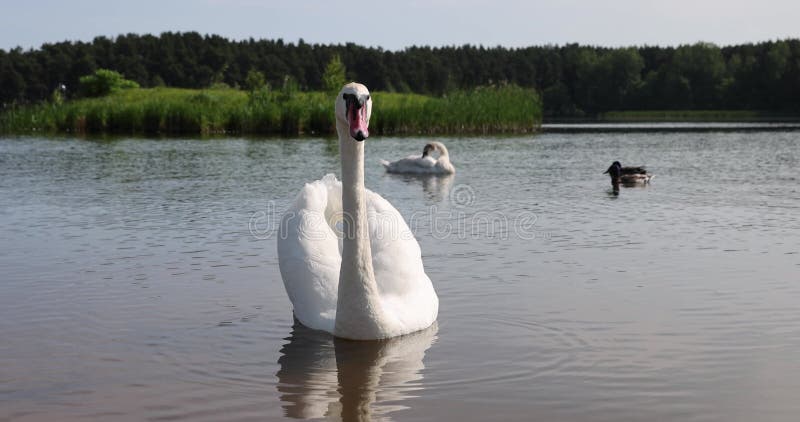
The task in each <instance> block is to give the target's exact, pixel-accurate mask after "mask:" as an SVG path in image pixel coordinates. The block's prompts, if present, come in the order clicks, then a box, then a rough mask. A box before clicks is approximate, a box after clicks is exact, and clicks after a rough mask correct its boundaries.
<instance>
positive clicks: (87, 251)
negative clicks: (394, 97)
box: [0, 131, 800, 421]
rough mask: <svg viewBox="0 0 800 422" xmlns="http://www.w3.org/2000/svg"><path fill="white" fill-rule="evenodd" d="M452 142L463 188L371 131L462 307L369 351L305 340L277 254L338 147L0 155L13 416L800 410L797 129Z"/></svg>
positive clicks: (16, 145) (275, 144) (0, 263)
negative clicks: (403, 171) (429, 173)
mask: <svg viewBox="0 0 800 422" xmlns="http://www.w3.org/2000/svg"><path fill="white" fill-rule="evenodd" d="M437 140H441V141H443V142H444V143H445V144H446V145H447V147H448V148H449V150H450V155H451V157H452V161H453V163H454V165H455V166H456V168H457V173H456V175H455V176H453V177H445V178H442V177H440V178H418V177H403V176H394V175H387V174H385V173H384V171H383V169H382V167H381V166H380V164H379V163H378V160H379V159H381V158H386V159H397V158H401V157H405V156H407V155H409V154H419V153H421V152H422V147H423V146H424V144H425V143H426V142H427V141H428V139H427V138H381V137H373V138H370V139H368V140H367V141H366V142H367V144H366V149H367V163H366V177H367V186H368V187H369V188H370V189H372V190H374V191H376V192H378V193H380V194H381V195H383V197H384V198H386V199H388V200H389V201H390V202H391V203H392V204H394V205H395V207H397V208H398V210H400V212H401V213H402V214H403V215H404V216H405V218H406V219H407V220H408V221H410V225H411V227H412V230H413V231H414V233H415V234H416V236H417V238H418V240H419V243H420V246H421V248H422V252H423V260H424V262H425V267H426V270H427V273H428V275H429V276H430V278H431V280H432V281H433V284H434V286H435V288H436V290H437V292H438V294H439V298H440V310H439V320H438V323H437V325H435V326H434V327H432V328H430V329H429V330H426V331H423V332H421V333H417V334H413V335H410V336H406V337H401V338H397V339H394V340H390V341H385V342H363V343H362V342H348V341H339V340H336V341H335V340H333V338H332V337H330V336H328V335H325V334H319V333H316V332H310V331H309V330H306V329H303V327H299V326H293V318H292V308H291V304H290V302H289V300H288V298H287V296H286V293H285V291H284V288H283V284H282V281H281V277H280V273H279V271H278V263H277V252H276V239H275V236H276V233H275V230H276V229H277V221H276V220H277V218H279V217H280V214H281V212H282V211H283V210H284V208H285V207H286V206H287V204H288V202H289V201H290V200H291V199H293V198H294V195H295V194H296V192H297V191H298V189H299V188H300V187H302V186H303V184H304V183H306V182H309V181H312V180H316V179H319V178H321V177H322V176H323V175H325V174H326V173H329V172H334V173H337V174H338V173H339V159H338V141H336V140H325V139H278V140H274V139H273V140H249V139H216V140H193V139H187V140H174V139H160V140H148V139H119V140H112V141H87V140H77V139H38V138H5V139H0V420H3V421H72V420H81V421H95V420H96V421H110V420H114V421H119V420H123V421H127V420H131V421H139V420H156V421H158V420H172V421H174V420H191V421H219V420H226V421H250V420H252V421H256V420H258V421H263V420H280V419H284V418H298V419H312V418H328V419H334V420H338V419H344V420H353V419H356V418H357V417H358V416H362V417H365V418H371V419H372V420H397V421H428V420H459V421H486V420H518V421H530V420H554V421H555V420H561V421H753V420H763V421H795V420H797V418H798V415H800V400H798V398H800V355H799V354H798V352H799V351H800V174H799V173H798V171H799V170H800V132H798V131H704V132H670V131H660V132H648V133H635V132H629V133H625V132H603V133H592V132H584V133H545V134H540V135H537V136H525V137H498V138H479V137H464V138H438V139H437ZM614 160H619V161H621V162H622V164H623V165H646V166H647V167H648V169H649V170H650V171H651V172H652V173H654V174H655V178H654V179H653V182H652V184H651V185H650V186H647V187H643V188H623V189H622V190H621V192H620V193H619V195H618V196H615V195H613V194H612V190H611V184H610V182H609V179H608V177H607V176H606V175H604V174H601V173H602V172H603V171H604V170H605V169H606V168H607V167H608V166H609V165H610V164H611V162H612V161H614Z"/></svg>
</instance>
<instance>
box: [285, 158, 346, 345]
mask: <svg viewBox="0 0 800 422" xmlns="http://www.w3.org/2000/svg"><path fill="white" fill-rule="evenodd" d="M341 192H342V184H341V182H339V181H337V180H336V177H335V176H334V175H332V174H328V175H326V176H325V177H323V178H322V179H321V180H317V181H315V182H312V183H307V184H306V185H305V186H304V187H303V188H302V189H301V190H300V192H299V193H298V194H297V197H296V198H295V200H294V202H293V203H292V204H291V205H290V206H289V208H288V209H287V210H286V212H285V213H284V214H283V217H282V218H281V225H280V230H279V236H278V264H279V267H280V271H281V277H282V278H283V284H284V287H286V293H287V294H288V295H289V300H291V302H292V305H293V306H294V314H295V317H297V319H298V320H299V321H300V322H301V323H302V324H303V325H305V326H307V327H310V328H314V329H317V330H324V331H327V332H333V327H334V322H335V318H336V299H337V294H338V288H339V270H340V267H341V263H342V254H341V246H340V240H339V237H338V236H337V235H336V232H335V231H334V229H333V227H335V225H336V223H337V222H336V220H335V219H336V217H337V216H341V212H342V193H341Z"/></svg>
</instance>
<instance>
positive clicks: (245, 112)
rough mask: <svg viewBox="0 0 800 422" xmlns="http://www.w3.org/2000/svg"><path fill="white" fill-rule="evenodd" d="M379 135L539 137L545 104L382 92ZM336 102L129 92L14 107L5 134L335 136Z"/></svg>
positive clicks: (1, 127)
mask: <svg viewBox="0 0 800 422" xmlns="http://www.w3.org/2000/svg"><path fill="white" fill-rule="evenodd" d="M373 99H374V100H373V101H374V107H373V110H374V111H373V115H372V121H371V123H370V127H371V129H372V132H373V133H374V134H397V135H400V134H455V133H504V132H517V133H519V132H531V131H535V130H536V129H537V128H538V126H539V124H540V122H541V101H540V100H539V97H538V95H536V93H535V92H534V91H532V90H526V89H522V88H518V87H514V86H501V87H485V88H479V89H476V90H472V91H459V92H453V93H450V94H448V95H446V96H443V97H430V96H423V95H416V94H397V93H388V92H376V93H374V95H373ZM333 101H334V98H333V95H332V94H328V93H322V92H300V91H290V90H285V91H281V90H270V89H261V90H258V91H254V92H249V93H248V92H245V91H240V90H236V89H208V90H191V89H178V88H152V89H128V90H123V91H120V92H117V93H114V94H111V95H109V96H106V97H101V98H88V99H80V100H75V101H69V102H65V103H62V104H50V103H43V104H39V105H33V106H25V107H13V108H10V109H7V110H6V111H4V112H2V113H0V132H5V133H30V132H44V133H64V132H66V133H78V134H95V133H113V134H130V135H133V134H145V135H155V134H167V135H170V134H175V135H193V134H225V133H230V134H283V135H297V134H330V133H334V132H335V122H334V114H333Z"/></svg>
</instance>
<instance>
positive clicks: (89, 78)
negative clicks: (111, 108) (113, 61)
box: [79, 69, 139, 97]
mask: <svg viewBox="0 0 800 422" xmlns="http://www.w3.org/2000/svg"><path fill="white" fill-rule="evenodd" d="M79 85H80V88H79V89H80V93H81V95H82V96H84V97H102V96H104V95H108V94H111V93H114V92H117V91H119V90H122V89H130V88H138V87H139V84H137V83H136V82H134V81H129V80H127V79H125V78H124V77H123V76H122V75H121V74H120V73H119V72H115V71H113V70H108V69H97V70H96V71H95V72H94V74H92V75H86V76H81V78H80V79H79Z"/></svg>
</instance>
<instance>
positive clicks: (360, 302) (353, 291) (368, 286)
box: [334, 121, 387, 339]
mask: <svg viewBox="0 0 800 422" xmlns="http://www.w3.org/2000/svg"><path fill="white" fill-rule="evenodd" d="M336 130H337V132H338V133H339V152H340V155H341V159H342V210H343V212H344V214H343V216H342V218H343V229H344V239H343V240H342V267H341V269H340V272H339V296H338V299H337V303H336V325H335V328H334V334H335V335H336V336H339V337H345V338H351V339H375V338H382V337H384V336H385V335H384V334H383V333H385V332H386V331H387V327H386V326H385V318H384V312H383V308H382V306H381V302H380V295H379V292H378V283H376V282H375V273H374V270H373V268H372V250H371V248H370V244H369V225H368V222H367V198H366V191H365V188H364V142H358V141H356V140H354V139H352V138H351V137H350V131H349V128H348V127H347V125H346V124H342V123H340V122H338V121H337V122H336Z"/></svg>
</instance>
